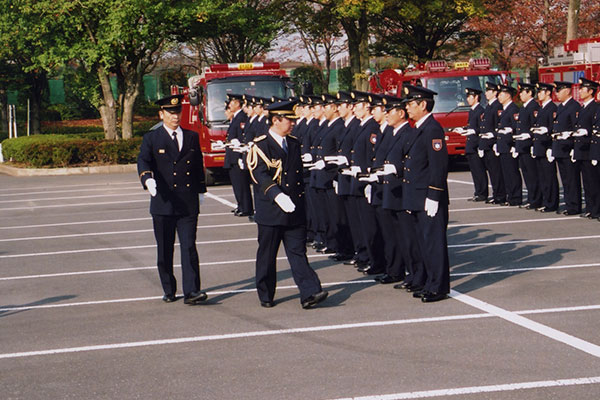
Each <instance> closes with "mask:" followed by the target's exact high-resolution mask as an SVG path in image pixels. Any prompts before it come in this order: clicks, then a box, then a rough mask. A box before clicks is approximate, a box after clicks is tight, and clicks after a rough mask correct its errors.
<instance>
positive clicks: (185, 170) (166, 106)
mask: <svg viewBox="0 0 600 400" xmlns="http://www.w3.org/2000/svg"><path fill="white" fill-rule="evenodd" d="M182 99H183V95H174V96H168V97H165V98H162V99H160V100H158V101H157V104H158V105H159V106H160V111H159V116H160V118H161V119H162V121H163V125H162V126H161V127H159V128H157V129H155V130H153V131H151V132H148V133H147V134H145V135H144V139H143V141H142V146H141V148H140V154H139V156H138V162H137V168H138V173H139V176H140V180H141V182H142V186H143V187H144V189H146V190H148V191H149V192H150V194H151V196H152V197H151V199H150V214H152V223H153V226H154V236H155V238H156V245H157V261H156V265H157V267H158V275H159V277H160V282H161V284H162V288H163V292H164V296H163V301H165V302H167V303H170V302H173V301H175V300H177V297H176V295H175V294H176V292H177V280H176V279H175V275H173V250H174V247H175V232H177V235H178V236H179V243H180V250H181V274H182V281H183V296H184V303H185V304H191V305H194V304H198V303H200V302H202V301H204V300H206V298H207V295H206V293H205V292H203V291H201V290H200V269H199V260H198V251H197V249H196V229H197V228H196V225H197V222H198V213H199V212H200V203H201V201H202V199H203V196H204V193H205V192H206V184H205V182H204V166H203V162H202V152H201V151H200V142H199V140H198V134H197V133H196V132H193V131H188V130H184V129H181V127H180V126H179V123H180V120H181V100H182Z"/></svg>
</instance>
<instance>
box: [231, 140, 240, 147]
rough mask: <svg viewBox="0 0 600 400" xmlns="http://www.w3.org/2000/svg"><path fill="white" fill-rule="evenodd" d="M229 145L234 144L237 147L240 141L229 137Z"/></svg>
mask: <svg viewBox="0 0 600 400" xmlns="http://www.w3.org/2000/svg"><path fill="white" fill-rule="evenodd" d="M229 143H231V145H233V146H235V147H239V146H240V141H239V140H238V139H231V142H229Z"/></svg>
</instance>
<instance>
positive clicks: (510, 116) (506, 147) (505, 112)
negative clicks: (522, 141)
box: [496, 102, 519, 154]
mask: <svg viewBox="0 0 600 400" xmlns="http://www.w3.org/2000/svg"><path fill="white" fill-rule="evenodd" d="M501 111H502V112H501V113H500V117H499V118H498V130H500V129H503V128H511V129H512V131H511V132H510V133H507V134H502V133H498V134H497V135H496V137H497V140H496V143H497V144H498V153H500V154H506V153H510V148H511V147H513V146H514V144H515V142H514V140H513V135H514V134H515V131H516V127H517V123H516V122H517V118H519V107H517V105H516V104H515V103H513V102H511V103H510V104H509V105H508V106H507V107H506V109H501Z"/></svg>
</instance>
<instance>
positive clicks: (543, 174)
mask: <svg viewBox="0 0 600 400" xmlns="http://www.w3.org/2000/svg"><path fill="white" fill-rule="evenodd" d="M535 161H536V164H537V171H538V177H539V181H540V187H541V192H542V206H544V207H546V209H548V210H550V211H556V210H558V204H559V191H558V177H557V175H556V163H555V162H554V161H552V162H550V161H548V159H547V158H546V157H536V158H535Z"/></svg>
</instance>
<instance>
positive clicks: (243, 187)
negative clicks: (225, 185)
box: [223, 94, 253, 217]
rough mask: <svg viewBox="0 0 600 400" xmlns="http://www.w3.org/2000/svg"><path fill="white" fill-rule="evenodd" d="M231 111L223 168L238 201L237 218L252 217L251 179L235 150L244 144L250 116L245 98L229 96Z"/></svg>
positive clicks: (240, 156)
mask: <svg viewBox="0 0 600 400" xmlns="http://www.w3.org/2000/svg"><path fill="white" fill-rule="evenodd" d="M227 97H228V99H229V105H228V107H229V109H230V110H231V112H232V113H233V117H232V119H231V123H230V124H229V128H227V143H228V144H229V146H228V147H227V149H226V150H225V161H224V164H223V168H225V169H228V170H229V179H230V180H231V186H232V187H233V194H234V195H235V200H236V201H237V204H238V206H237V210H236V211H235V215H236V216H240V217H243V216H250V215H252V214H253V211H252V193H251V192H250V177H249V176H248V172H247V171H245V170H244V162H243V159H242V155H241V153H239V152H236V151H235V150H236V149H238V148H239V147H240V146H241V144H242V143H243V132H244V127H245V126H246V122H247V120H248V116H247V115H246V113H244V111H243V110H242V105H243V98H242V95H238V94H227Z"/></svg>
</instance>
